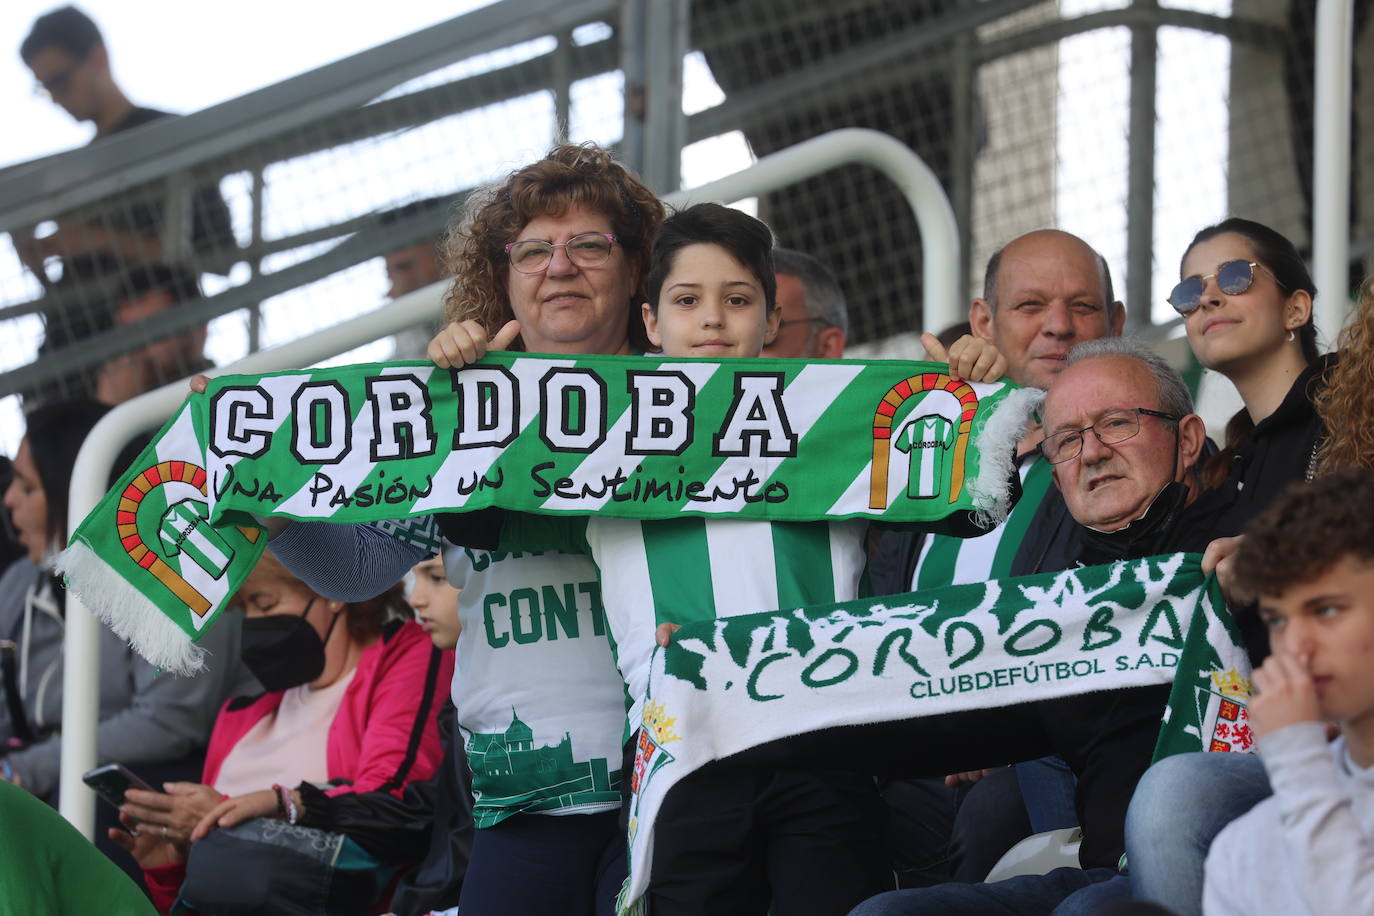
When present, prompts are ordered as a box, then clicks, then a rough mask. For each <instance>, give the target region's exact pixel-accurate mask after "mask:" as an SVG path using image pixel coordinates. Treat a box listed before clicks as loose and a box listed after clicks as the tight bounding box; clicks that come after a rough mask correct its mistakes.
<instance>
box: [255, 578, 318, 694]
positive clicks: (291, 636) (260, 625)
mask: <svg viewBox="0 0 1374 916" xmlns="http://www.w3.org/2000/svg"><path fill="white" fill-rule="evenodd" d="M314 603H315V599H313V598H312V599H310V601H309V602H307V603H306V605H305V610H304V611H302V612H301V614H300V616H299V617H298V616H295V615H294V614H293V615H286V614H272V615H270V616H268V617H249V618H247V619H246V620H244V621H243V647H242V649H241V650H240V653H239V654H240V655H241V657H242V658H243V663H244V665H246V666H247V667H248V670H249V671H251V672H253V676H254V677H256V678H257V679H258V683H260V684H262V686H263V689H264V690H266V691H267V692H268V693H281V692H282V691H283V690H290V689H291V688H292V687H299V686H300V685H301V684H308V683H310V682H311V681H313V680H315V678H317V677H319V676H320V675H321V674H322V673H324V644H325V643H326V642H327V641H328V640H329V637H330V635H332V634H333V632H334V624H336V623H338V622H339V618H340V617H342V616H343V615H342V614H335V615H334V619H333V620H332V621H330V623H329V629H328V630H326V631H325V635H324V639H320V634H319V633H316V632H315V628H314V627H313V626H311V625H310V621H308V620H306V619H305V615H306V614H309V613H310V608H311V606H312V605H313V604H314Z"/></svg>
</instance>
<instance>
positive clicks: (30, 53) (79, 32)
mask: <svg viewBox="0 0 1374 916" xmlns="http://www.w3.org/2000/svg"><path fill="white" fill-rule="evenodd" d="M103 43H104V39H103V38H101V37H100V29H98V28H96V24H95V23H94V22H93V21H92V20H91V17H90V16H87V15H86V14H85V13H83V12H81V10H79V9H77V8H76V7H74V6H59V7H58V8H57V9H55V10H53V11H52V12H50V13H44V14H43V15H42V16H39V17H38V18H37V19H35V20H34V21H33V27H32V28H31V29H29V34H28V37H26V38H25V39H24V43H23V44H21V45H20V46H19V56H20V57H21V58H23V60H24V63H26V64H27V63H31V62H32V61H33V59H34V57H35V56H37V54H38V52H39V51H42V50H43V49H44V48H57V49H58V50H60V51H65V52H66V53H68V54H70V55H71V56H72V57H74V58H76V59H77V60H85V59H86V56H87V55H88V54H90V53H91V49H92V48H94V47H95V46H96V45H98V44H103Z"/></svg>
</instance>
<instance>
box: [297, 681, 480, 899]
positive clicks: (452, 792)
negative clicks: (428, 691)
mask: <svg viewBox="0 0 1374 916" xmlns="http://www.w3.org/2000/svg"><path fill="white" fill-rule="evenodd" d="M439 738H440V741H441V742H442V743H443V746H444V758H443V760H442V761H440V763H439V769H438V770H437V771H436V772H435V774H434V776H433V778H431V779H426V780H420V781H416V782H412V783H410V784H409V785H407V786H406V788H405V794H404V795H403V796H402V797H401V798H397V797H396V796H394V795H392V794H391V793H389V792H363V793H360V794H356V795H336V796H329V795H325V794H324V792H322V791H319V790H314V791H311V789H310V788H309V787H308V786H307V785H306V784H302V787H301V791H302V793H303V794H304V797H303V801H304V802H305V818H304V820H303V823H305V824H306V825H307V826H310V827H318V828H320V829H323V830H331V831H334V832H337V833H344V834H347V835H348V836H349V837H350V838H352V839H353V841H354V842H356V843H357V844H358V845H359V846H361V847H363V849H365V850H367V851H368V852H369V853H371V854H372V855H374V856H376V857H377V858H378V859H381V860H382V861H384V862H387V863H389V864H395V865H408V864H411V863H415V862H418V863H420V864H419V865H417V866H416V867H415V868H414V869H412V870H411V871H409V872H407V873H406V875H405V876H404V877H403V878H402V879H401V881H400V882H399V883H398V884H397V886H396V891H395V893H394V894H393V895H392V898H391V912H394V913H396V914H398V916H421V914H423V913H427V912H429V911H430V910H434V909H447V908H449V907H452V906H457V905H458V894H459V892H460V891H461V890H462V887H463V877H464V876H465V875H466V874H467V865H468V857H469V855H470V854H471V852H472V833H473V821H472V777H471V775H470V774H469V772H468V761H467V755H466V753H465V752H464V750H463V738H462V733H461V732H459V731H458V727H457V713H456V711H455V709H454V706H453V701H452V700H448V701H446V702H445V703H444V705H443V708H442V709H440V711H439Z"/></svg>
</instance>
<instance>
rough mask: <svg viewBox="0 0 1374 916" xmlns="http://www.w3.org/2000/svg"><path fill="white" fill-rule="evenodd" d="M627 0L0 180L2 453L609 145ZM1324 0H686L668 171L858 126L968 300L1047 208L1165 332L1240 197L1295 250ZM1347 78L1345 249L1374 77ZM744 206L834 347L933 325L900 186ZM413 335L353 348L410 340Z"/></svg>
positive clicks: (341, 304)
mask: <svg viewBox="0 0 1374 916" xmlns="http://www.w3.org/2000/svg"><path fill="white" fill-rule="evenodd" d="M627 2H628V0H627ZM621 6H622V4H617V3H614V2H603V3H592V2H582V3H564V4H558V5H554V4H547V3H535V2H532V0H504V2H503V3H500V4H497V5H496V7H492V8H489V9H487V10H482V11H479V12H478V13H474V14H472V15H471V16H468V17H464V20H466V21H467V22H468V23H471V24H474V25H471V26H470V27H469V28H467V29H464V28H459V27H453V28H451V30H450V33H448V34H452V35H464V36H467V37H466V38H465V39H464V40H457V41H450V42H447V43H444V42H440V41H438V40H437V38H436V37H431V38H429V39H426V37H425V36H424V35H417V36H412V38H411V39H402V40H401V42H397V43H393V45H388V46H385V47H383V48H379V49H377V50H376V51H374V52H369V53H367V54H364V55H361V56H360V58H359V60H361V61H363V62H364V63H365V64H366V66H367V67H369V68H370V69H368V70H367V80H362V81H360V82H359V84H358V85H359V86H360V87H362V88H359V89H358V90H357V91H358V92H364V89H365V90H366V92H365V93H364V96H363V97H362V98H358V99H355V100H352V101H350V100H348V99H346V98H345V97H344V95H341V94H340V92H341V90H340V86H343V85H345V84H347V83H348V81H349V80H350V79H351V78H352V77H351V74H353V73H355V72H356V71H357V68H358V67H360V66H363V64H359V63H357V62H354V63H353V64H349V62H341V64H340V65H337V66H336V67H334V68H326V69H325V70H323V71H316V74H315V75H314V77H313V78H314V80H315V82H313V83H312V82H311V79H312V77H311V75H307V76H306V77H302V78H300V79H299V80H297V81H293V83H292V85H291V86H288V85H287V84H282V85H281V86H279V87H274V89H268V90H263V91H262V92H260V93H255V94H254V96H253V97H246V98H245V99H240V100H235V102H233V103H227V104H226V105H224V106H218V107H216V108H214V109H209V110H206V111H204V112H200V113H197V114H196V115H193V116H190V117H188V118H170V117H161V118H159V117H154V116H153V114H152V113H146V114H144V115H141V117H144V118H145V119H146V123H140V124H131V125H130V126H129V128H128V130H126V131H122V132H119V133H117V134H115V135H114V136H110V137H109V138H107V139H105V140H102V141H100V142H99V143H97V144H95V145H93V146H92V147H90V148H88V149H84V150H80V151H76V152H74V153H72V154H64V155H63V156H59V157H54V158H53V159H51V160H45V161H41V162H37V163H31V164H24V165H21V166H15V167H12V168H10V169H7V170H4V171H0V229H3V230H4V231H5V232H6V233H7V235H8V237H9V242H10V247H11V248H12V249H13V251H12V252H9V251H7V252H4V253H3V256H0V328H2V329H3V330H0V450H4V451H7V452H10V453H13V451H14V449H15V447H16V446H17V439H18V436H19V435H20V434H21V433H22V422H21V419H20V413H21V410H22V409H23V408H24V407H26V406H32V405H33V404H35V403H38V402H40V401H42V400H45V399H53V398H69V397H75V396H91V397H98V398H101V399H104V400H106V401H108V402H110V403H115V402H118V401H120V400H123V399H126V398H127V397H130V396H132V395H133V394H135V393H138V392H139V391H143V390H148V389H149V388H151V387H153V386H155V385H156V384H160V383H164V382H166V381H169V380H171V379H174V378H178V377H180V376H183V375H185V374H187V373H188V372H193V371H196V370H198V369H200V368H203V367H205V366H207V365H212V364H223V363H225V362H228V361H232V360H233V359H236V358H238V357H240V356H242V355H244V354H246V353H247V352H249V351H250V350H253V349H257V348H261V347H267V346H271V345H273V344H276V343H280V342H284V341H287V340H291V339H295V338H298V337H300V336H303V335H307V334H310V333H312V332H313V331H315V330H318V329H319V328H321V327H324V326H327V325H329V324H332V323H334V322H337V321H340V320H343V319H345V318H349V317H353V316H355V315H358V314H362V313H365V312H367V311H369V310H371V309H375V308H377V307H378V306H379V305H381V304H382V303H384V302H385V301H386V299H387V298H388V297H389V296H394V295H399V294H400V293H402V292H405V291H407V290H408V289H410V288H413V286H414V285H423V284H425V283H429V282H434V281H435V280H437V279H439V270H440V267H439V265H438V263H437V261H436V260H435V259H434V258H433V256H432V255H433V242H434V240H435V238H436V237H437V236H438V235H439V234H440V233H441V232H442V230H443V228H444V227H445V225H446V224H447V222H448V221H449V220H450V218H451V217H452V215H453V213H454V212H455V207H457V206H458V205H459V204H461V201H462V200H463V198H464V196H465V195H466V193H467V192H468V190H469V189H471V188H473V187H475V186H477V185H480V184H481V183H483V182H486V181H489V180H492V179H494V178H496V177H498V176H500V175H501V174H503V173H505V172H506V171H508V170H510V169H512V168H514V167H517V166H519V165H521V164H523V163H524V162H527V161H529V160H531V159H533V158H535V157H537V156H538V155H540V154H541V153H542V152H543V151H544V150H545V149H546V148H547V147H548V146H549V145H550V144H551V143H553V142H554V141H555V140H559V139H565V138H566V139H571V140H574V141H582V140H590V141H594V142H597V143H601V144H608V145H615V144H617V143H620V142H621V140H622V137H623V136H624V135H625V113H626V109H627V100H626V92H627V90H626V86H627V80H626V78H625V76H624V73H623V71H622V64H623V60H624V52H625V48H624V47H623V46H622V43H621V39H620V20H619V18H618V17H619V15H620V14H621ZM1314 6H1315V3H1314V2H1312V0H1248V2H1246V3H1244V4H1234V8H1232V7H1233V5H1232V4H1231V3H1230V2H1228V0H1195V2H1189V3H1184V2H1177V3H1169V2H1159V3H1142V2H1137V3H1129V2H1118V3H1111V2H1101V0H1061V2H1058V3H1054V2H1038V3H1036V2H1027V0H981V2H973V0H904V2H897V0H786V2H783V0H694V2H692V3H691V4H690V18H689V26H688V27H689V34H688V47H689V48H690V49H691V50H690V52H689V54H688V55H687V58H686V61H685V65H684V71H683V79H682V86H683V90H682V97H681V99H680V100H679V101H680V104H681V106H682V109H683V111H684V112H685V117H686V136H687V138H688V145H686V146H685V147H684V149H683V150H682V151H681V162H680V170H681V174H682V175H683V176H684V177H685V179H686V181H687V183H688V184H698V183H702V182H704V181H707V180H709V179H711V178H714V177H717V176H719V175H721V174H725V173H728V172H732V171H735V170H737V169H739V168H741V167H743V166H745V165H747V164H748V163H749V162H750V161H751V159H752V158H756V157H759V156H762V155H766V154H767V153H770V152H774V151H777V150H779V149H783V148H786V147H788V146H791V145H794V144H796V143H798V142H800V141H802V140H805V139H808V138H810V137H814V136H816V135H818V134H821V133H823V132H825V131H827V130H831V129H835V128H838V127H846V126H862V127H871V128H876V129H878V130H882V131H885V132H887V133H890V134H892V135H893V136H895V137H897V138H899V139H900V140H902V141H903V142H904V143H906V144H908V145H909V146H911V148H912V149H913V150H915V151H916V152H917V153H918V154H919V155H920V156H921V157H922V158H923V159H924V160H925V161H926V162H927V163H928V164H929V165H930V166H931V167H932V168H933V169H934V171H935V172H936V174H937V175H938V176H939V178H940V179H941V181H942V183H943V184H944V185H945V187H946V188H947V190H948V192H949V196H950V198H951V201H952V202H953V204H954V209H955V212H956V215H957V216H958V220H959V224H960V230H961V233H962V238H961V241H962V245H963V249H964V260H965V265H964V276H963V277H961V287H960V288H962V289H966V290H967V291H968V292H969V293H970V294H976V292H977V290H978V288H979V286H980V284H981V274H982V267H983V264H984V262H985V261H986V259H987V257H988V256H989V254H991V252H992V251H993V250H995V249H996V248H997V247H998V246H1000V245H1001V244H1002V243H1004V242H1005V241H1007V240H1009V239H1010V238H1012V237H1014V236H1015V235H1017V234H1019V233H1021V232H1024V231H1027V230H1030V229H1033V228H1037V227H1042V226H1048V225H1057V226H1060V227H1062V228H1065V229H1068V230H1070V231H1074V232H1077V233H1078V234H1080V235H1082V236H1083V237H1084V238H1086V239H1087V240H1088V241H1089V242H1090V243H1092V244H1093V245H1095V246H1096V247H1098V249H1099V250H1100V251H1102V253H1103V254H1104V255H1105V256H1106V257H1107V259H1108V261H1109V263H1110V265H1111V267H1112V270H1113V273H1114V275H1115V277H1116V279H1117V286H1118V292H1119V296H1120V297H1121V298H1124V299H1126V300H1127V304H1128V309H1129V310H1130V311H1131V312H1132V313H1133V314H1134V315H1135V316H1136V318H1135V321H1136V323H1137V327H1138V329H1141V330H1145V329H1149V328H1151V327H1154V326H1159V325H1166V324H1167V322H1168V320H1169V317H1170V312H1169V310H1168V308H1167V306H1165V305H1164V304H1163V293H1164V291H1165V290H1166V289H1167V287H1168V285H1169V284H1170V283H1171V282H1172V280H1171V279H1170V278H1171V276H1172V274H1173V273H1174V271H1175V270H1176V265H1177V260H1178V257H1179V255H1180V254H1181V253H1182V250H1183V247H1184V245H1185V244H1186V242H1187V240H1188V238H1190V237H1191V235H1192V233H1193V232H1194V231H1196V230H1197V229H1198V228H1201V227H1202V226H1204V225H1206V224H1208V223H1211V222H1214V221H1216V220H1217V219H1219V218H1221V217H1223V216H1225V215H1226V214H1227V213H1228V212H1235V213H1240V214H1244V215H1248V216H1252V217H1254V218H1256V219H1260V220H1261V221H1264V222H1267V223H1270V224H1271V225H1274V226H1275V227H1276V228H1278V229H1280V231H1283V232H1285V233H1287V234H1289V235H1290V237H1292V238H1294V240H1295V241H1298V242H1299V244H1300V245H1306V244H1307V234H1308V233H1307V228H1306V227H1307V226H1309V225H1310V208H1311V201H1310V193H1309V191H1308V189H1309V188H1310V177H1311V168H1312V166H1311V156H1310V152H1309V151H1310V148H1311V122H1312V102H1311V80H1310V73H1311V70H1312V54H1313V52H1312V19H1313V7H1314ZM1355 6H1356V28H1357V32H1356V42H1357V44H1356V48H1357V50H1356V55H1355V59H1356V60H1357V61H1360V62H1362V61H1369V60H1374V47H1372V46H1371V43H1372V42H1374V38H1371V35H1370V34H1369V33H1370V32H1371V31H1374V30H1371V29H1369V28H1368V27H1367V20H1368V18H1369V16H1368V8H1369V6H1370V3H1369V2H1368V0H1357V2H1356V4H1355ZM533 14H537V15H533ZM483 17H484V18H483ZM493 23H495V24H497V25H500V26H501V27H500V28H497V27H496V25H493ZM481 24H486V26H488V27H487V28H485V29H481V28H477V25H481ZM460 25H461V22H460ZM450 26H452V24H446V25H445V26H440V27H436V29H435V30H432V31H436V33H437V32H438V31H439V30H442V29H444V28H446V27H450ZM406 42H410V43H409V44H406ZM439 46H442V48H441V50H436V48H437V47H439ZM1142 62H1145V63H1142ZM1146 64H1148V65H1146ZM346 65H347V66H346ZM350 67H351V68H352V69H350ZM1356 79H1357V89H1356V93H1355V119H1356V131H1355V134H1356V138H1355V144H1354V152H1355V165H1354V176H1355V183H1354V185H1353V188H1354V194H1353V198H1354V199H1353V206H1352V222H1351V235H1352V239H1353V249H1354V253H1355V254H1356V255H1357V256H1359V257H1360V258H1362V259H1364V258H1368V257H1369V255H1370V253H1371V250H1374V242H1372V241H1371V240H1374V168H1371V165H1374V158H1372V156H1374V153H1371V150H1374V139H1371V137H1370V133H1371V128H1370V125H1371V124H1374V90H1371V88H1370V86H1369V85H1368V84H1369V82H1370V81H1369V79H1368V77H1367V76H1365V77H1364V78H1363V79H1362V78H1361V74H1359V73H1358V72H1357V75H1356ZM368 87H371V88H368ZM630 92H631V96H632V97H631V98H630V100H629V103H630V104H629V107H631V108H633V107H634V105H636V104H638V103H640V102H641V101H642V100H640V99H638V98H637V97H635V95H634V94H635V93H636V92H638V87H636V86H633V85H632V86H631V89H630ZM1141 110H1144V111H1145V112H1146V114H1147V120H1146V121H1144V122H1142V121H1140V120H1139V119H1138V117H1137V118H1133V112H1135V113H1137V114H1138V112H1139V111H1141ZM1141 124H1148V125H1150V128H1151V129H1150V130H1148V131H1146V132H1145V133H1148V136H1142V135H1141V131H1140V125H1141ZM1133 125H1135V126H1136V127H1135V130H1133ZM1133 134H1135V135H1133ZM1142 149H1144V151H1145V153H1144V155H1143V156H1142V155H1141V150H1142ZM1141 169H1147V171H1145V172H1143V173H1142V172H1141ZM1142 174H1143V182H1144V183H1143V184H1142V183H1141V182H1142ZM1141 188H1143V189H1144V202H1143V203H1142V198H1141V196H1140V195H1141V192H1140V189H1141ZM660 190H663V191H666V190H669V189H666V188H664V189H660ZM757 207H758V212H759V215H760V216H761V217H763V218H764V219H765V220H766V221H768V222H769V223H770V224H771V225H772V226H773V228H774V230H775V232H776V233H777V236H778V239H779V241H780V243H782V244H784V245H787V246H789V247H794V248H798V249H801V250H803V251H806V252H808V253H810V254H812V255H814V256H816V257H818V258H819V259H820V260H822V261H824V262H826V263H827V264H829V265H830V266H831V267H832V268H833V269H835V271H836V272H837V274H838V275H839V278H840V282H841V286H842V288H843V289H844V291H845V292H846V294H847V297H848V300H849V308H850V317H851V332H850V341H851V343H852V344H855V345H859V346H865V345H877V344H880V343H881V342H883V341H885V340H890V339H892V338H898V339H904V338H903V335H909V334H911V333H912V332H914V331H916V330H921V329H923V327H922V318H921V313H920V311H921V310H920V301H921V289H920V251H921V241H920V237H919V232H918V231H917V229H916V225H915V221H914V219H913V217H912V214H911V211H910V209H909V208H908V206H907V205H906V203H905V202H904V201H903V199H902V197H901V195H900V193H899V192H898V191H897V189H896V188H895V187H894V186H893V185H892V183H891V182H890V181H889V180H888V179H886V178H884V177H883V176H881V175H880V174H878V173H876V172H874V171H872V170H870V169H867V168H864V167H859V166H847V167H843V168H837V169H835V170H833V171H832V172H829V173H826V174H824V175H822V176H820V177H817V178H814V179H810V180H808V181H805V182H802V183H800V184H798V185H796V186H795V187H792V188H788V189H785V190H782V191H777V192H773V193H770V194H767V195H765V196H763V197H762V198H761V199H759V201H758V203H757ZM1142 227H1143V228H1142ZM1133 232H1144V233H1145V236H1146V242H1147V244H1146V246H1145V251H1146V255H1147V257H1146V258H1145V259H1144V260H1143V261H1142V260H1140V258H1139V257H1138V256H1133V255H1132V254H1131V252H1132V251H1139V250H1140V246H1139V245H1136V246H1134V247H1133V246H1132V243H1131V240H1132V233H1133ZM1133 257H1134V258H1135V259H1134V260H1132V258H1133ZM1362 269H1363V268H1362V267H1361V266H1359V265H1357V266H1355V267H1354V268H1352V276H1354V275H1358V274H1359V273H1360V272H1361V271H1362ZM389 272H390V275H389ZM1324 292H1325V291H1324ZM1340 292H1341V291H1334V293H1335V294H1339V293H1340ZM436 318H437V316H436ZM930 330H939V329H938V328H931V329H930ZM428 331H429V329H418V330H417V331H416V333H415V334H412V335H402V336H400V337H398V338H387V339H385V340H380V341H378V342H376V343H375V344H372V345H370V346H368V347H365V348H363V349H362V350H360V351H355V352H354V353H351V354H346V355H344V356H343V357H341V360H347V361H358V360H376V359H387V358H393V357H396V358H399V357H414V356H418V355H420V353H421V352H422V349H423V341H424V339H425V338H426V336H427V334H428ZM912 355H915V354H914V352H913V354H912Z"/></svg>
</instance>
